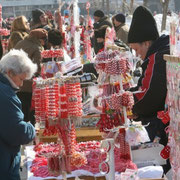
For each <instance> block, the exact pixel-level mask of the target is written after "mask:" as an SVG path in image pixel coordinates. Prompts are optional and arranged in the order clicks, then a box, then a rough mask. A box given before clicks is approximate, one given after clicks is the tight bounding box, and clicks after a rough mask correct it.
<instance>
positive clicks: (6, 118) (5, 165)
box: [0, 50, 37, 180]
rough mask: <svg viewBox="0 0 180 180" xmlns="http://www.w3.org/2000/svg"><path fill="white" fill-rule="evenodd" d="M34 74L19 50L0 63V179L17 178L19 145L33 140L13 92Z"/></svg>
mask: <svg viewBox="0 0 180 180" xmlns="http://www.w3.org/2000/svg"><path fill="white" fill-rule="evenodd" d="M36 71H37V65H36V64H34V63H32V61H31V60H30V59H29V58H28V56H27V54H26V53H25V52H24V51H23V50H11V51H10V52H9V53H7V54H6V55H5V56H3V58H2V59H1V61H0V177H1V178H0V179H7V180H19V179H20V175H19V167H20V160H21V154H20V146H21V145H23V144H27V143H29V142H31V141H32V140H33V139H34V137H35V130H34V127H33V126H32V125H31V124H30V123H27V122H24V121H23V119H24V114H23V113H22V110H21V102H20V100H19V99H18V97H17V95H16V91H17V90H18V89H19V88H20V86H22V85H23V81H24V80H25V79H30V78H31V77H32V76H33V75H34V73H35V72H36Z"/></svg>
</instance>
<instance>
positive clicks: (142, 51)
mask: <svg viewBox="0 0 180 180" xmlns="http://www.w3.org/2000/svg"><path fill="white" fill-rule="evenodd" d="M149 46H150V44H149V43H148V42H147V41H146V42H142V43H130V47H131V48H132V49H134V50H135V52H136V56H139V57H140V58H141V59H142V60H144V59H145V57H146V54H147V51H148V49H149Z"/></svg>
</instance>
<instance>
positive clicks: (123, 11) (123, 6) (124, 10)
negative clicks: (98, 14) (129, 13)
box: [122, 0, 127, 14]
mask: <svg viewBox="0 0 180 180" xmlns="http://www.w3.org/2000/svg"><path fill="white" fill-rule="evenodd" d="M126 4H127V3H126V0H123V1H122V13H123V14H125V12H126Z"/></svg>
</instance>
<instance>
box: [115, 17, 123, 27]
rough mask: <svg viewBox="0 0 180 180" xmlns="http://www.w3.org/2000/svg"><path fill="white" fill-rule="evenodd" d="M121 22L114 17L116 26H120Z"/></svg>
mask: <svg viewBox="0 0 180 180" xmlns="http://www.w3.org/2000/svg"><path fill="white" fill-rule="evenodd" d="M120 24H121V23H120V22H119V21H117V20H116V19H115V18H114V25H115V27H118V26H119V25H120Z"/></svg>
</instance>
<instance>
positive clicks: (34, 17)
mask: <svg viewBox="0 0 180 180" xmlns="http://www.w3.org/2000/svg"><path fill="white" fill-rule="evenodd" d="M42 14H45V12H44V11H43V10H41V9H35V10H33V11H32V20H33V22H34V23H39V22H40V16H41V15H42Z"/></svg>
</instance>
